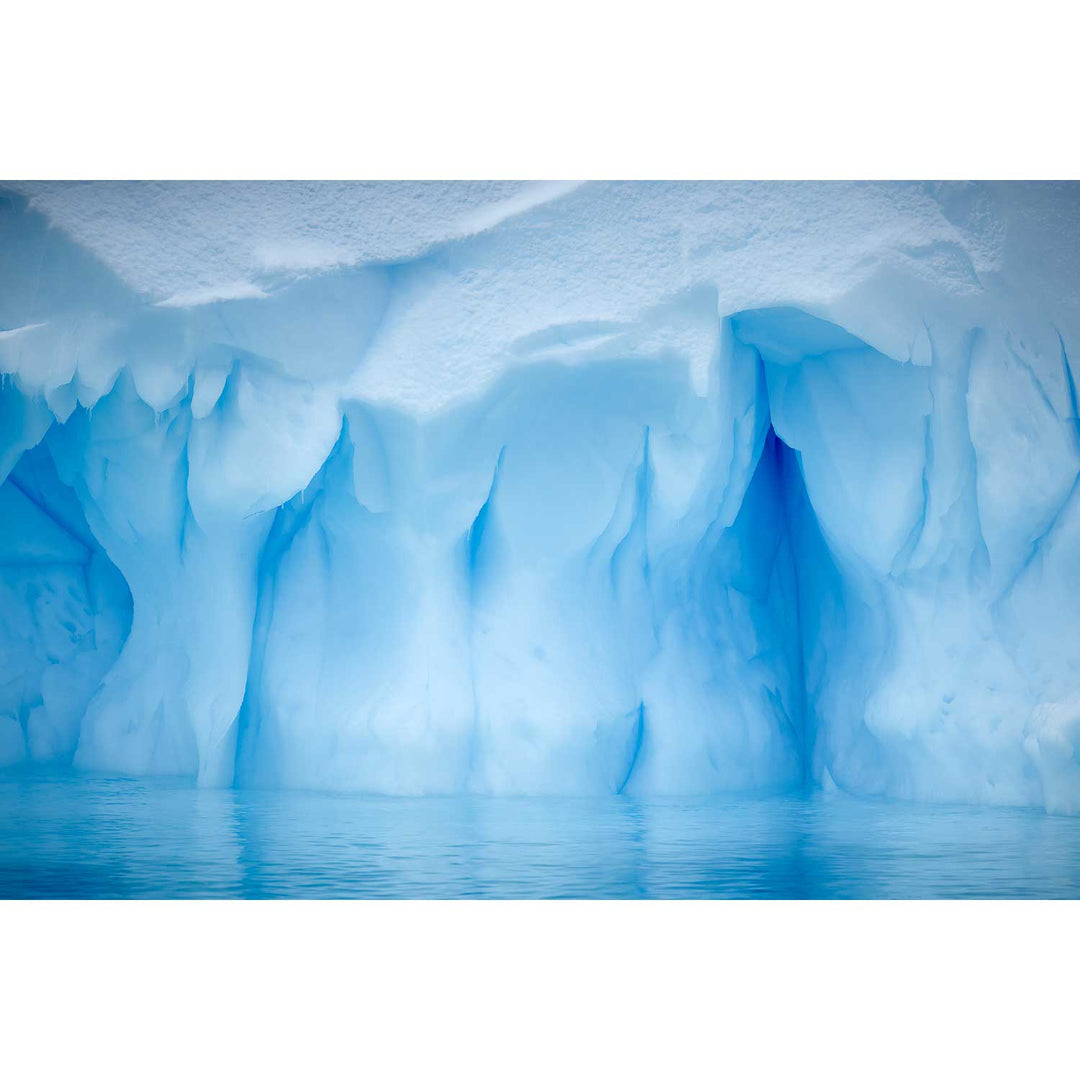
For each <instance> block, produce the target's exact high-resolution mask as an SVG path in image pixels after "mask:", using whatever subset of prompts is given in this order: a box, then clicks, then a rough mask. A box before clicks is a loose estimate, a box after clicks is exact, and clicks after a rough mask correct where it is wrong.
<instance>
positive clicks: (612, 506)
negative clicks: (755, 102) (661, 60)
mask: <svg viewBox="0 0 1080 1080" xmlns="http://www.w3.org/2000/svg"><path fill="white" fill-rule="evenodd" d="M7 188H8V190H7V192H6V193H4V192H0V370H2V371H3V372H4V373H5V377H6V381H5V385H4V388H3V393H2V394H0V482H3V487H0V643H2V645H3V651H2V652H0V764H4V763H7V764H10V763H15V762H18V761H22V760H25V759H31V760H39V761H44V760H49V761H55V760H61V761H63V760H70V759H73V760H74V762H75V764H76V765H77V766H79V767H84V768H92V769H100V770H105V771H113V772H125V773H138V774H141V773H151V772H159V773H182V774H189V775H197V776H198V777H199V778H200V780H201V782H203V783H209V784H229V783H241V784H267V785H292V786H304V787H323V788H339V789H348V790H368V791H386V792H402V793H425V792H455V791H482V792H548V791H551V792H570V793H579V792H580V793H588V792H623V791H625V792H630V793H639V794H655V793H684V792H699V791H703V792H707V791H718V790H745V789H752V790H766V789H776V788H784V787H790V786H793V785H798V784H802V783H807V782H810V783H818V784H825V785H832V784H835V785H838V786H840V787H842V788H844V789H846V790H849V791H851V792H854V793H863V794H887V795H894V796H900V797H905V798H914V799H926V800H964V801H978V802H999V803H1014V804H1029V805H1036V806H1045V807H1046V808H1048V809H1050V810H1055V811H1080V764H1078V760H1080V648H1078V646H1077V644H1076V643H1077V640H1078V631H1080V507H1078V505H1077V504H1078V497H1077V496H1076V488H1077V486H1078V484H1080V479H1078V478H1080V420H1078V411H1077V391H1076V381H1075V380H1076V372H1075V366H1074V362H1073V361H1072V360H1071V359H1070V358H1071V357H1075V356H1076V355H1078V352H1077V350H1078V349H1080V189H1078V188H1077V187H1076V186H1075V185H1068V184H1065V185H1045V184H1023V185H1017V184H586V185H575V184H538V185H526V184H442V185H430V184H429V185H425V184H400V185H397V184H374V185H372V184H366V185H365V184H358V185H318V184H315V185H312V184H300V185H290V184H236V185H223V184H209V185H182V184H176V185H150V184H120V185H115V184H83V185H56V184H28V183H22V184H10V185H7Z"/></svg>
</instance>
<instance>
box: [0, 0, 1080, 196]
mask: <svg viewBox="0 0 1080 1080" xmlns="http://www.w3.org/2000/svg"><path fill="white" fill-rule="evenodd" d="M1076 12H1077V9H1076V6H1075V5H1067V4H1064V3H1062V2H1060V0H1057V2H1048V0H1028V2H1027V3H1025V4H1024V5H1023V6H1022V7H1016V6H1015V5H1005V4H998V5H995V4H987V3H984V2H974V0H908V2H906V3H904V4H877V5H874V4H868V3H866V2H865V0H819V2H816V3H812V4H809V3H805V2H795V0H754V2H753V3H750V2H745V3H737V4H733V3H723V2H720V0H716V2H713V3H705V2H702V0H696V2H691V0H665V2H664V3H662V4H661V3H653V4H642V3H633V2H619V3H616V2H614V0H547V2H546V3H544V4H528V5H521V4H519V5H509V4H506V3H505V2H495V0H459V2H457V3H453V4H447V3H436V2H434V0H395V2H394V3H392V4H390V3H378V4H344V3H341V2H335V3H330V2H327V0H306V2H305V3H303V4H302V5H298V4H283V3H255V2H250V0H245V2H237V0H191V2H188V3H185V4H183V5H178V4H157V5H147V4H145V3H143V2H136V0H101V2H97V3H94V4H86V3H74V2H73V0H61V2H59V3H58V2H55V0H52V2H49V0H39V2H37V3H33V4H31V3H27V2H24V3H20V4H17V5H7V6H6V7H5V10H4V16H3V19H2V22H0V34H2V35H3V41H4V47H3V59H2V62H0V102H2V103H3V116H4V124H3V132H2V136H0V177H6V178H8V179H19V178H22V179H31V178H43V177H58V178H76V179H79V178H82V179H85V178H176V179H183V178H209V179H228V178H251V177H255V178H259V177H261V178H266V179H272V178H326V179H340V178H370V179H395V178H396V179H400V178H446V177H457V178H513V177H519V178H531V179H565V178H567V177H569V178H598V179H600V178H608V177H623V178H636V179H643V178H669V179H685V178H729V179H746V178H749V179H754V178H844V177H849V178H850V177H854V178H869V179H883V178H925V177H931V178H971V177H975V178H999V179H1000V178H1043V177H1050V178H1075V177H1076V176H1077V175H1078V173H1080V169H1078V161H1080V157H1078V155H1080V151H1078V149H1077V145H1078V140H1077V139H1076V138H1075V134H1074V131H1075V127H1076V109H1075V102H1076V99H1077V89H1076V80H1075V52H1076V41H1077V40H1078V35H1077V32H1076V31H1077V21H1078V16H1077V13H1076Z"/></svg>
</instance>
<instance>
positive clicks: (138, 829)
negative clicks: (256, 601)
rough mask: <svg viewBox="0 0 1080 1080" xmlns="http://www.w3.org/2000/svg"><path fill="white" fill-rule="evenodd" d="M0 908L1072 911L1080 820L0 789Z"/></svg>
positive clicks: (700, 804)
mask: <svg viewBox="0 0 1080 1080" xmlns="http://www.w3.org/2000/svg"><path fill="white" fill-rule="evenodd" d="M0 820H2V821H3V822H4V824H3V826H2V827H0V896H3V897H10V896H20V897H33V896H52V897H65V896H68V897H80V896H94V897H103V896H104V897H110V896H119V897H134V898H138V897H172V898H183V897H249V898H262V897H266V898H273V897H281V898H290V897H295V898H302V897H368V898H377V897H385V898H397V899H401V898H410V897H433V898H438V897H443V898H454V897H461V898H471V897H475V898H484V897H498V898H514V897H603V898H619V897H625V898H639V897H653V898H665V897H666V898H695V897H750V898H753V897H758V898H770V897H782V898H787V899H793V898H799V897H816V898H840V897H852V898H859V897H882V896H887V897H893V898H902V897H934V896H944V897H965V896H967V897H993V896H1009V897H1025V896H1034V897H1075V896H1077V895H1078V894H1080V834H1078V832H1077V830H1076V827H1075V819H1074V818H1072V817H1065V816H1053V815H1049V816H1048V815H1046V814H1043V813H1041V812H1039V811H1034V810H1029V809H1014V808H986V807H964V806H956V807H920V806H913V805H912V804H902V803H897V802H878V801H868V800H857V799H852V798H850V797H848V796H844V795H833V796H825V795H821V794H818V795H814V796H811V797H804V796H775V797H770V798H749V799H748V798H744V797H726V798H725V797H721V798H715V797H714V798H710V799H703V798H693V799H662V800H641V799H635V798H633V797H622V798H611V797H607V798H562V797H555V798H553V797H548V796H534V797H528V798H513V797H507V798H501V799H491V798H487V797H484V796H454V797H449V798H437V799H394V798H386V797H382V796H362V795H354V794H335V793H321V792H299V791H288V792H285V791H273V790H266V791H250V790H236V789H216V788H194V787H192V786H191V785H190V784H185V785H183V786H177V784H176V783H175V782H174V781H161V780H111V781H107V780H99V779H93V778H73V777H69V778H67V779H61V778H53V779H49V780H47V779H41V778H37V779H33V778H25V779H17V778H15V777H8V778H7V779H6V780H3V781H0Z"/></svg>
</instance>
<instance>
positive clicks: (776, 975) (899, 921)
mask: <svg viewBox="0 0 1080 1080" xmlns="http://www.w3.org/2000/svg"><path fill="white" fill-rule="evenodd" d="M2 914H3V916H4V926H5V929H6V931H7V932H6V934H5V938H6V941H7V944H6V945H5V965H4V967H5V970H4V976H3V979H2V980H0V986H2V989H0V1016H3V1018H4V1030H5V1032H6V1033H7V1034H6V1038H5V1040H4V1047H3V1050H2V1055H3V1068H4V1072H5V1074H6V1075H9V1076H19V1077H25V1076H60V1075H71V1074H72V1073H75V1074H78V1075H82V1074H84V1073H85V1072H87V1071H89V1072H90V1074H91V1075H101V1076H109V1077H129V1076H130V1077H139V1078H145V1077H155V1078H157V1077H174V1076H175V1077H184V1078H191V1077H205V1076H211V1077H218V1076H229V1077H259V1078H261V1077H266V1076H270V1077H276V1076H303V1077H317V1078H321V1077H329V1076H344V1075H348V1076H365V1077H368V1076H370V1077H380V1078H381V1077H391V1076H422V1077H428V1076H438V1077H441V1076H453V1077H456V1076H463V1077H488V1076H490V1077H499V1078H508V1077H513V1078H517V1077H553V1078H562V1077H579V1076H581V1077H598V1078H607V1077H624V1076H630V1077H637V1076H641V1077H653V1078H668V1077H671V1078H682V1077H692V1076H725V1077H726V1076H730V1077H736V1078H739V1080H744V1078H749V1077H791V1076H799V1077H803V1076H828V1077H858V1078H859V1080H865V1078H868V1077H873V1078H874V1080H883V1078H891V1077H903V1078H922V1077H955V1078H957V1080H968V1078H976V1077H978V1078H984V1077H998V1076H1001V1077H1018V1076H1051V1075H1068V1074H1069V1073H1070V1072H1071V1071H1072V1063H1073V1060H1074V1058H1075V1029H1076V1018H1075V1005H1076V995H1075V992H1074V989H1073V986H1074V982H1075V973H1076V971H1077V970H1080V935H1077V933H1076V914H1077V909H1076V905H1074V904H1068V903H1054V902H1049V901H1047V902H1031V901H1028V902H1015V903H1011V902H1007V903H953V902H927V903H831V904H830V903H809V902H799V901H794V902H774V903H765V902H762V903H746V902H737V901H736V902H689V903H683V902H661V903H639V902H610V903H590V902H580V903H573V902H566V903H561V902H560V903H546V904H545V903H510V902H475V903H438V902H434V903H431V902H427V903H425V902H413V903H396V904H395V903H374V902H370V903H335V902H308V903H303V902H300V903H289V902H280V903H257V902H252V903H229V902H217V903H213V902H208V903H187V904H184V903H171V902H166V903H148V902H132V903H108V902H96V903H87V902H83V903H78V902H76V903H48V902H37V903H22V904H7V905H4V906H3V908H2Z"/></svg>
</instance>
